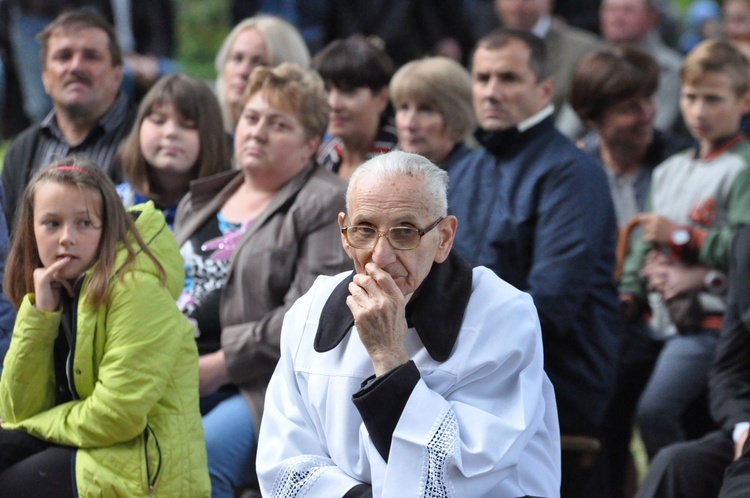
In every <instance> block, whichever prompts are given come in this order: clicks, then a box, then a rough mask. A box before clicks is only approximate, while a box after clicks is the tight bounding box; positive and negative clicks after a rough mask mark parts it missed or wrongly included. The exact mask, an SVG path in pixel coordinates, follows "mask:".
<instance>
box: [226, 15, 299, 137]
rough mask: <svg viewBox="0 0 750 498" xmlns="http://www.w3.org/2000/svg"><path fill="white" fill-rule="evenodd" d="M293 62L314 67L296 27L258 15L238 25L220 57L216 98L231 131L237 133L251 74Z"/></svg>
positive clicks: (228, 38)
mask: <svg viewBox="0 0 750 498" xmlns="http://www.w3.org/2000/svg"><path fill="white" fill-rule="evenodd" d="M282 62H293V63H295V64H298V65H300V66H302V67H308V66H309V65H310V51H309V50H308V49H307V45H305V41H304V40H303V39H302V36H301V35H300V34H299V31H297V28H295V27H294V26H293V25H291V24H290V23H288V22H287V21H285V20H283V19H281V18H280V17H276V16H272V15H268V14H258V15H256V16H253V17H249V18H247V19H245V20H244V21H242V22H240V23H239V24H237V26H235V27H234V29H232V31H231V32H230V33H229V35H227V37H226V38H225V39H224V42H223V43H222V44H221V47H220V48H219V52H218V53H217V54H216V60H215V61H214V66H215V67H216V74H217V77H216V95H217V97H218V99H219V105H220V106H221V112H222V115H223V118H224V127H225V128H226V130H227V131H234V128H235V126H236V125H237V121H238V119H239V117H240V112H241V111H242V104H243V102H242V97H243V95H244V93H245V88H247V82H248V80H249V79H250V74H251V73H252V72H253V69H255V68H256V67H258V66H270V67H274V66H278V65H279V64H281V63H282Z"/></svg>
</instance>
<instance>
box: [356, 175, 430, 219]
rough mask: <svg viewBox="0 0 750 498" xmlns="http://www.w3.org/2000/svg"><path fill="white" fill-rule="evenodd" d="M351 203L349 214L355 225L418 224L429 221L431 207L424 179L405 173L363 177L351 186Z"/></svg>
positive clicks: (358, 178)
mask: <svg viewBox="0 0 750 498" xmlns="http://www.w3.org/2000/svg"><path fill="white" fill-rule="evenodd" d="M348 200H349V202H348V211H347V215H348V216H349V218H350V219H351V220H352V221H353V222H361V221H368V222H372V223H374V222H375V221H376V220H380V221H383V220H389V221H391V222H392V223H396V222H405V221H406V222H410V223H415V224H416V223H419V222H421V221H423V220H424V219H427V218H428V214H429V206H430V203H429V199H428V196H427V194H426V192H425V189H424V188H423V186H422V183H421V181H420V179H418V178H416V177H412V176H408V175H404V174H399V175H377V174H373V173H364V174H361V175H359V176H358V177H357V178H355V182H354V184H352V185H351V188H350V190H349V199H348Z"/></svg>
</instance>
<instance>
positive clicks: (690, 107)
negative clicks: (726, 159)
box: [680, 72, 748, 152]
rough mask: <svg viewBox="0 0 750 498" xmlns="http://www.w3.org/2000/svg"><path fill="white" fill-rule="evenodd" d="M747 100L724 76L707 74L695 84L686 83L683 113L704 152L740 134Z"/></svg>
mask: <svg viewBox="0 0 750 498" xmlns="http://www.w3.org/2000/svg"><path fill="white" fill-rule="evenodd" d="M747 100H748V99H747V96H739V95H737V93H736V92H735V90H734V88H733V85H732V80H731V78H730V77H729V76H728V75H726V74H724V73H720V72H707V73H705V74H704V75H703V76H701V77H700V78H698V79H697V80H696V81H693V82H690V83H683V85H682V92H681V95H680V110H681V111H682V117H683V118H684V120H685V124H686V125H687V127H688V130H690V134H691V135H692V136H693V138H695V139H696V140H698V142H699V144H700V146H701V151H702V152H706V151H707V150H706V149H705V148H706V147H708V151H710V150H711V149H713V147H714V146H715V145H718V144H719V143H720V142H722V141H723V140H724V139H726V138H729V137H730V136H731V135H733V134H734V133H736V132H737V131H738V130H739V123H740V118H741V117H742V115H743V114H744V113H745V112H747V110H748V106H747Z"/></svg>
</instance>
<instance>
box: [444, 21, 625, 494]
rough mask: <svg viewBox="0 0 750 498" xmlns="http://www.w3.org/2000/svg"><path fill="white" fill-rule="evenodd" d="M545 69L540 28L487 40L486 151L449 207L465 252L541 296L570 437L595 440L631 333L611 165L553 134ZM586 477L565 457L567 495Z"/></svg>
mask: <svg viewBox="0 0 750 498" xmlns="http://www.w3.org/2000/svg"><path fill="white" fill-rule="evenodd" d="M547 66H548V65H547V56H546V49H545V45H544V42H543V41H542V40H541V39H539V38H538V37H536V36H535V35H533V34H531V33H528V32H525V31H516V30H501V31H497V32H494V33H491V34H489V35H487V36H485V37H484V38H482V39H481V40H480V41H479V43H478V44H477V48H476V51H475V52H474V58H473V61H472V79H473V102H474V112H475V113H476V115H477V120H478V122H479V124H480V130H479V131H478V132H477V134H476V138H477V140H478V141H479V142H480V144H481V145H482V146H483V147H482V148H480V149H479V150H477V151H475V152H474V153H473V154H470V155H469V156H467V157H466V158H465V159H464V160H463V161H461V162H459V163H457V164H456V165H455V166H454V168H452V169H451V171H450V172H449V174H450V177H451V190H450V195H449V206H450V209H451V211H452V214H455V215H456V216H457V217H458V218H459V219H460V220H462V223H461V225H459V228H458V232H457V234H456V248H457V249H458V251H459V252H460V253H461V254H462V255H463V256H464V257H466V258H467V259H468V260H469V261H470V262H471V263H473V264H474V265H484V266H487V267H489V268H491V269H492V270H494V271H495V272H496V273H497V274H498V275H499V276H500V277H501V278H503V279H504V280H506V281H508V282H510V283H511V284H513V285H515V286H516V287H518V288H520V289H522V290H525V291H527V292H529V293H530V294H531V295H532V297H533V298H534V303H535V304H536V307H537V309H538V311H539V318H540V321H541V324H542V336H543V340H544V350H545V353H544V354H545V370H546V371H547V374H548V375H549V377H550V380H552V384H553V385H554V386H555V391H556V397H557V404H558V412H559V416H560V429H561V432H562V433H563V434H565V433H568V434H579V435H580V434H582V435H590V436H597V435H598V429H599V427H600V424H601V422H602V418H603V415H604V412H605V410H606V408H607V403H608V401H609V398H610V395H611V391H612V388H613V385H614V379H615V366H616V363H617V362H616V359H617V355H618V348H619V344H620V335H621V327H622V325H621V320H620V312H619V304H618V297H617V292H616V289H615V286H614V279H613V271H614V255H615V241H616V236H617V228H616V222H615V216H614V209H613V207H612V200H611V197H610V194H609V187H608V185H607V179H606V177H605V175H604V172H603V171H602V168H601V167H600V166H598V165H597V164H596V163H595V162H594V161H593V160H592V159H590V158H589V157H587V156H586V155H585V154H584V153H583V152H581V151H579V150H578V149H577V148H576V147H575V145H574V144H573V143H572V142H571V141H570V140H568V139H567V138H565V137H564V136H563V135H561V134H560V133H559V132H558V131H557V130H556V129H555V127H554V124H553V118H552V113H553V109H552V104H551V100H552V93H553V87H554V83H553V81H552V79H551V78H550V76H549V72H548V67H547ZM569 471H570V472H569ZM585 479H586V478H585V476H580V478H579V477H575V476H574V475H573V473H572V469H570V468H569V467H568V468H566V461H565V459H563V496H580V493H579V488H578V486H579V485H583V483H584V482H585Z"/></svg>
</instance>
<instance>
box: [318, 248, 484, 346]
mask: <svg viewBox="0 0 750 498" xmlns="http://www.w3.org/2000/svg"><path fill="white" fill-rule="evenodd" d="M353 279H354V272H352V274H351V275H349V276H348V277H347V278H345V279H344V280H343V281H342V282H341V283H339V285H337V286H336V288H335V289H334V290H333V292H332V293H331V295H330V296H329V297H328V301H326V304H325V305H324V306H323V311H322V312H321V314H320V322H319V324H318V332H317V334H316V335H315V343H314V345H315V351H317V352H318V353H324V352H326V351H330V350H331V349H333V348H335V347H336V346H338V344H339V343H340V342H341V341H342V340H343V339H344V337H346V334H347V333H348V332H349V331H350V330H351V328H352V326H353V325H354V317H353V316H352V312H351V311H350V310H349V308H348V307H347V305H346V297H347V296H348V295H349V289H348V286H349V282H351V281H352V280H353ZM471 284H472V271H471V265H470V264H469V263H468V262H467V261H466V260H465V259H463V258H462V257H461V256H460V255H459V254H458V253H457V252H455V251H451V253H450V255H449V256H448V259H446V260H445V262H443V263H441V264H434V265H433V266H432V269H431V270H430V273H429V275H427V278H426V279H425V280H424V282H422V286H421V287H420V289H419V294H418V295H417V297H415V298H414V299H413V300H412V301H411V302H409V304H407V306H406V320H407V322H408V324H409V326H410V327H414V328H415V329H416V330H417V334H419V338H420V339H421V340H422V344H424V346H425V348H426V349H427V352H428V353H429V354H430V356H431V357H432V358H433V359H434V360H436V361H445V360H447V359H448V357H449V356H450V354H451V351H453V346H454V345H455V343H456V339H457V338H458V332H459V330H461V324H462V323H463V318H464V311H465V310H466V305H467V304H468V302H469V297H470V296H471Z"/></svg>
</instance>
